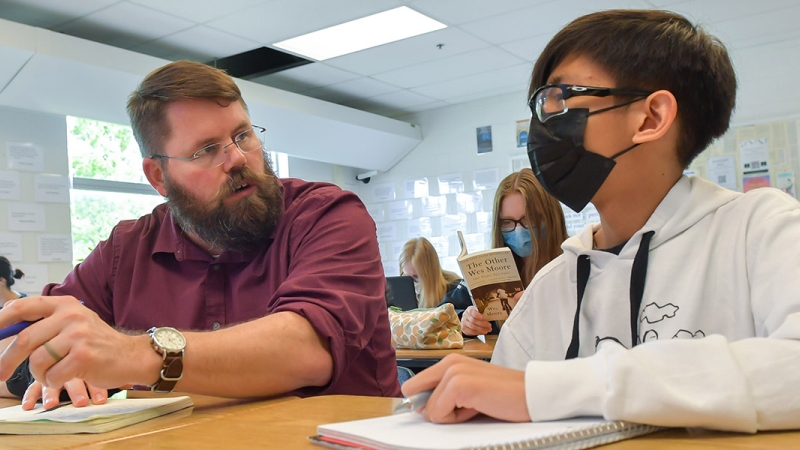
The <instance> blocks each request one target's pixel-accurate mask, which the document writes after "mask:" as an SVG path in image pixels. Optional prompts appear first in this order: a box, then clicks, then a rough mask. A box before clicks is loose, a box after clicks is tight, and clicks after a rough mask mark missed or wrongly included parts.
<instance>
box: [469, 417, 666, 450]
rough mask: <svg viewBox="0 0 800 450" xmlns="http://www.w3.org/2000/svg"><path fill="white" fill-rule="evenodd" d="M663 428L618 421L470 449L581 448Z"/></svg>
mask: <svg viewBox="0 0 800 450" xmlns="http://www.w3.org/2000/svg"><path fill="white" fill-rule="evenodd" d="M662 429H664V427H657V426H653V425H643V424H638V423H631V422H623V421H617V422H612V423H610V424H607V425H603V426H601V427H594V428H583V429H580V430H575V431H573V432H571V433H567V434H559V435H551V436H547V437H543V438H540V439H533V440H529V441H518V442H510V443H507V444H501V445H491V446H488V447H487V446H483V447H472V448H470V449H469V450H528V449H548V450H581V449H585V448H591V447H597V446H599V445H605V444H610V443H612V442H616V441H621V440H623V439H628V438H632V437H635V436H640V435H643V434H648V433H653V432H656V431H659V430H662Z"/></svg>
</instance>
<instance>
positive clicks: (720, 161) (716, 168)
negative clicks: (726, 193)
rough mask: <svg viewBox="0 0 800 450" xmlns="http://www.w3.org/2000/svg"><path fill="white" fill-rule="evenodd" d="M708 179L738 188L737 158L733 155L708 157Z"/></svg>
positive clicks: (734, 188) (724, 185) (729, 187)
mask: <svg viewBox="0 0 800 450" xmlns="http://www.w3.org/2000/svg"><path fill="white" fill-rule="evenodd" d="M708 179H709V180H710V181H711V182H712V183H717V184H718V185H720V186H722V187H724V188H726V189H730V190H732V191H735V190H736V158H735V157H733V156H712V157H710V158H708Z"/></svg>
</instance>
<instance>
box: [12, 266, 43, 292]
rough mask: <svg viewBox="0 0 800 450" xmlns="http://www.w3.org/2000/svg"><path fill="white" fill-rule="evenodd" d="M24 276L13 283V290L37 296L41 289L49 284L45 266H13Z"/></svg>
mask: <svg viewBox="0 0 800 450" xmlns="http://www.w3.org/2000/svg"><path fill="white" fill-rule="evenodd" d="M14 268H16V269H19V270H21V271H22V272H23V273H25V276H24V277H22V278H20V279H19V280H16V281H15V282H14V290H15V291H19V292H25V293H27V294H34V295H39V294H41V293H42V288H43V287H44V285H45V284H47V283H49V282H50V279H49V272H48V270H47V264H15V265H14Z"/></svg>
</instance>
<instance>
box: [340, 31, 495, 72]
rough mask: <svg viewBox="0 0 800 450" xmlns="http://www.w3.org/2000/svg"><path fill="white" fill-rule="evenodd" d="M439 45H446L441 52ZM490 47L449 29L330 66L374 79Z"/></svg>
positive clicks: (362, 53) (359, 55) (392, 44)
mask: <svg viewBox="0 0 800 450" xmlns="http://www.w3.org/2000/svg"><path fill="white" fill-rule="evenodd" d="M438 44H444V45H443V46H442V48H441V49H440V48H438V47H437V45H438ZM488 46H489V44H488V43H486V42H485V41H483V40H481V39H478V38H476V37H474V36H471V35H469V34H468V33H465V32H463V31H462V30H459V29H457V28H445V29H443V30H439V31H434V32H432V33H427V34H423V35H420V36H415V37H413V38H409V39H404V40H402V41H397V42H392V43H391V44H386V45H381V46H379V47H374V48H370V49H367V50H362V51H360V52H356V53H351V54H349V55H344V56H340V57H338V58H332V59H329V60H326V61H325V63H326V64H330V65H331V66H335V67H340V68H342V69H347V70H349V71H351V72H356V73H360V74H362V75H374V74H376V73H382V72H388V71H390V70H394V69H399V68H401V67H408V66H411V65H414V64H420V63H423V62H426V61H433V60H436V59H441V58H446V57H448V56H453V55H458V54H460V53H465V52H468V51H471V50H477V49H479V48H486V47H488Z"/></svg>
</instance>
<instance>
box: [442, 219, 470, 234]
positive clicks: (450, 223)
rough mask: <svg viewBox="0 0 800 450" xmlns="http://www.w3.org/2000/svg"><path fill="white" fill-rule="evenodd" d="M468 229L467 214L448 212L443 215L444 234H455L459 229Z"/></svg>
mask: <svg viewBox="0 0 800 450" xmlns="http://www.w3.org/2000/svg"><path fill="white" fill-rule="evenodd" d="M466 229H467V215H466V214H448V215H446V216H444V217H442V236H448V237H449V236H455V235H456V234H457V232H458V231H464V230H466Z"/></svg>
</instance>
